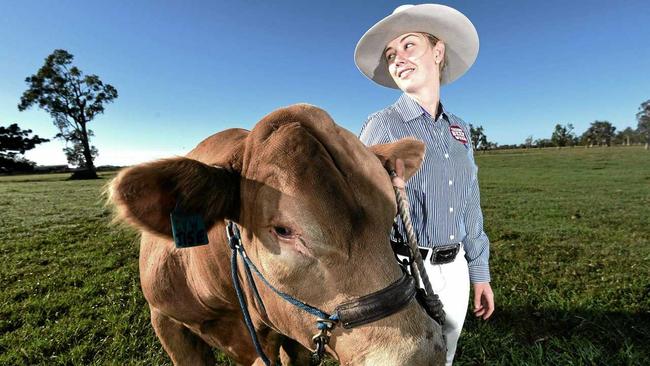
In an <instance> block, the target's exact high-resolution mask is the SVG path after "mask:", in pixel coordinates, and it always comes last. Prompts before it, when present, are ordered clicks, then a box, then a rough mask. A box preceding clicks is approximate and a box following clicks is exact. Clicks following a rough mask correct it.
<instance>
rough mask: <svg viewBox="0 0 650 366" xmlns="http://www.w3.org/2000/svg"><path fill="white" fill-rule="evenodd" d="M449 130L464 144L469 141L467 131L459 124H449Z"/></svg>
mask: <svg viewBox="0 0 650 366" xmlns="http://www.w3.org/2000/svg"><path fill="white" fill-rule="evenodd" d="M449 132H451V135H452V136H453V137H454V138H455V139H456V140H458V141H460V142H462V143H463V144H466V143H467V136H465V132H463V129H462V128H460V126H457V125H451V126H449Z"/></svg>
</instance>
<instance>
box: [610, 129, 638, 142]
mask: <svg viewBox="0 0 650 366" xmlns="http://www.w3.org/2000/svg"><path fill="white" fill-rule="evenodd" d="M637 137H638V136H637V133H636V131H635V130H633V129H632V127H627V128H626V129H624V130H623V131H619V133H617V134H616V138H615V141H616V143H617V144H621V145H625V146H630V144H632V143H636V142H637V140H638V138H637Z"/></svg>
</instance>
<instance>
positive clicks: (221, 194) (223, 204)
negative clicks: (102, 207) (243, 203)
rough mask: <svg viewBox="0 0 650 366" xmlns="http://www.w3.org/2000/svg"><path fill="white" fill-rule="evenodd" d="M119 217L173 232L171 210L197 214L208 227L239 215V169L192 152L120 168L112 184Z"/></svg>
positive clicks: (157, 231)
mask: <svg viewBox="0 0 650 366" xmlns="http://www.w3.org/2000/svg"><path fill="white" fill-rule="evenodd" d="M110 200H111V201H112V203H113V204H114V205H115V206H116V207H117V214H118V219H121V220H123V221H126V222H127V223H129V224H131V225H134V226H136V227H138V228H140V229H144V230H147V231H151V232H155V233H159V234H162V235H165V236H169V237H171V236H172V230H171V222H170V213H171V212H172V210H175V209H179V208H180V209H182V211H183V212H186V213H190V214H198V215H200V216H201V217H202V218H203V221H204V222H205V226H206V228H209V227H211V226H212V225H214V223H215V222H216V221H217V220H220V219H223V218H232V219H236V217H235V216H236V215H237V212H238V210H237V208H238V206H239V174H238V173H237V172H232V171H229V170H227V169H225V168H220V167H214V166H210V165H206V164H203V163H201V162H198V161H196V160H192V159H188V158H174V159H165V160H158V161H154V162H151V163H145V164H140V165H136V166H134V167H131V168H127V169H125V170H122V171H121V172H120V173H119V174H118V175H117V177H116V178H115V179H113V181H112V182H111V184H110Z"/></svg>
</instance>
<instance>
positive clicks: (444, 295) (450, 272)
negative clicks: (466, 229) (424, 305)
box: [423, 244, 469, 366]
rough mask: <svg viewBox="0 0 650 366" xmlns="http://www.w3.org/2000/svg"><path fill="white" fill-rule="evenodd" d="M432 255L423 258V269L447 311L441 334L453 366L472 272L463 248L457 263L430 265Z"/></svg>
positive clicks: (459, 252)
mask: <svg viewBox="0 0 650 366" xmlns="http://www.w3.org/2000/svg"><path fill="white" fill-rule="evenodd" d="M431 254H432V253H431V251H429V254H428V255H427V258H423V260H424V269H425V270H426V271H427V275H429V281H430V282H431V287H432V288H433V292H435V293H436V294H437V295H438V296H439V297H440V301H441V302H442V306H443V309H444V310H445V324H443V326H442V332H443V334H444V335H445V337H446V338H447V366H450V365H451V364H452V362H453V361H454V354H455V353H456V344H457V343H458V337H459V336H460V331H461V330H462V329H463V323H464V322H465V315H466V314H467V303H468V301H469V268H468V266H467V260H466V259H465V251H464V250H463V245H462V244H461V245H460V250H459V251H458V254H457V255H456V259H454V261H453V262H451V263H446V264H435V265H434V264H431V260H430V257H431Z"/></svg>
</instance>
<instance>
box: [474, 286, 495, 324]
mask: <svg viewBox="0 0 650 366" xmlns="http://www.w3.org/2000/svg"><path fill="white" fill-rule="evenodd" d="M493 312H494V294H493V293H492V287H491V286H490V283H489V282H480V283H475V284H474V315H475V316H477V317H482V318H483V320H486V319H487V318H489V317H490V316H491V315H492V313H493Z"/></svg>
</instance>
